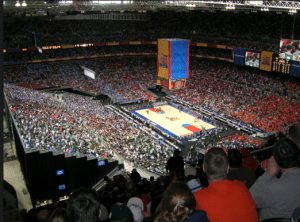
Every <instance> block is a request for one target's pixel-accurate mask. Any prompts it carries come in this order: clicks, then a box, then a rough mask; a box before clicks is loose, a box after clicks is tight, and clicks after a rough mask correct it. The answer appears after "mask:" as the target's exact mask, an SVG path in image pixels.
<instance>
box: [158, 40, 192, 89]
mask: <svg viewBox="0 0 300 222" xmlns="http://www.w3.org/2000/svg"><path fill="white" fill-rule="evenodd" d="M157 42H158V46H157V49H158V53H157V77H158V79H160V80H162V81H161V82H160V83H161V85H162V86H164V87H166V88H168V89H181V88H184V87H185V82H186V79H187V78H189V73H190V40H186V39H158V41H157ZM165 80H167V81H165ZM175 83H176V84H175ZM182 83H183V84H182Z"/></svg>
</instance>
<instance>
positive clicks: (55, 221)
mask: <svg viewBox="0 0 300 222" xmlns="http://www.w3.org/2000/svg"><path fill="white" fill-rule="evenodd" d="M49 222H67V211H66V209H64V208H56V209H55V210H54V211H53V212H52V213H51V215H50V219H49Z"/></svg>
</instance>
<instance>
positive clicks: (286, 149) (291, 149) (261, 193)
mask: <svg viewBox="0 0 300 222" xmlns="http://www.w3.org/2000/svg"><path fill="white" fill-rule="evenodd" d="M272 151H273V156H272V157H271V158H270V159H269V161H268V164H267V169H266V172H265V173H264V174H263V175H262V176H260V177H259V178H258V179H257V181H256V182H255V183H254V184H253V186H252V187H251V188H250V192H251V194H252V196H253V199H254V200H255V203H256V206H257V208H258V209H259V216H260V219H261V220H264V219H269V218H290V217H291V215H292V212H293V210H294V209H295V208H297V207H299V206H300V198H299V197H300V168H299V167H298V166H299V162H300V150H299V149H298V147H297V145H296V144H295V143H294V142H293V141H291V140H290V139H288V138H283V139H281V140H279V141H278V142H277V143H276V144H275V145H274V146H273V148H272ZM280 174H281V175H280Z"/></svg>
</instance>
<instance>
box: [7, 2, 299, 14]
mask: <svg viewBox="0 0 300 222" xmlns="http://www.w3.org/2000/svg"><path fill="white" fill-rule="evenodd" d="M25 1H26V7H22V6H21V7H16V3H17V2H19V3H21V4H22V3H23V2H25ZM74 3H75V4H76V6H77V7H78V9H80V10H85V11H101V10H105V11H116V10H120V11H121V10H123V11H124V10H128V11H139V10H146V11H151V10H164V9H166V10H172V9H174V10H203V11H220V10H221V11H230V10H231V11H245V12H257V11H265V12H267V11H276V12H287V13H290V14H295V13H297V12H298V11H300V2H299V1H278V0H277V1H252V0H251V1H245V0H231V1H229V0H225V1H200V0H198V1H197V0H194V1H182V0H161V1H152V0H151V1H146V0H144V1H140V0H128V1H126V0H120V1H116V0H115V1H100V0H90V1H80V0H58V1H56V2H55V3H53V2H52V3H50V2H49V1H47V0H44V1H43V0H41V1H38V0H35V1H30V0H4V1H3V5H4V11H5V10H23V11H24V10H26V11H29V10H47V11H68V10H72V9H74Z"/></svg>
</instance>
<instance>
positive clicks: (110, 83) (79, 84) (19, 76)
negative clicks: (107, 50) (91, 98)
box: [4, 57, 155, 103]
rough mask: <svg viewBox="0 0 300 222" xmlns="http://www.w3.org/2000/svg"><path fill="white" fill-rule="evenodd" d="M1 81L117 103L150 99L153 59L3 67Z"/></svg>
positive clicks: (99, 60) (153, 72)
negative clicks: (67, 90) (92, 74)
mask: <svg viewBox="0 0 300 222" xmlns="http://www.w3.org/2000/svg"><path fill="white" fill-rule="evenodd" d="M82 66H84V67H87V68H89V69H92V70H93V71H95V73H96V74H95V77H96V78H95V80H92V79H90V78H88V77H86V76H84V75H83V69H82ZM4 72H5V78H4V81H5V82H9V83H18V84H20V83H38V84H43V85H44V84H47V85H48V86H52V87H66V86H68V87H71V88H74V89H78V90H81V91H85V92H89V93H92V94H94V95H98V94H101V93H103V94H106V95H109V96H111V98H112V99H113V100H114V101H116V102H120V103H122V102H123V103H125V102H130V101H139V100H152V99H153V97H152V96H151V95H150V94H149V93H148V92H147V88H148V87H150V86H151V85H152V84H153V83H154V81H155V63H154V60H150V59H149V60H148V59H145V58H140V59H136V58H133V57H129V58H105V59H98V60H80V61H67V62H55V63H45V64H29V65H26V66H25V65H24V66H23V65H21V66H10V67H7V69H6V70H5V71H4Z"/></svg>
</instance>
